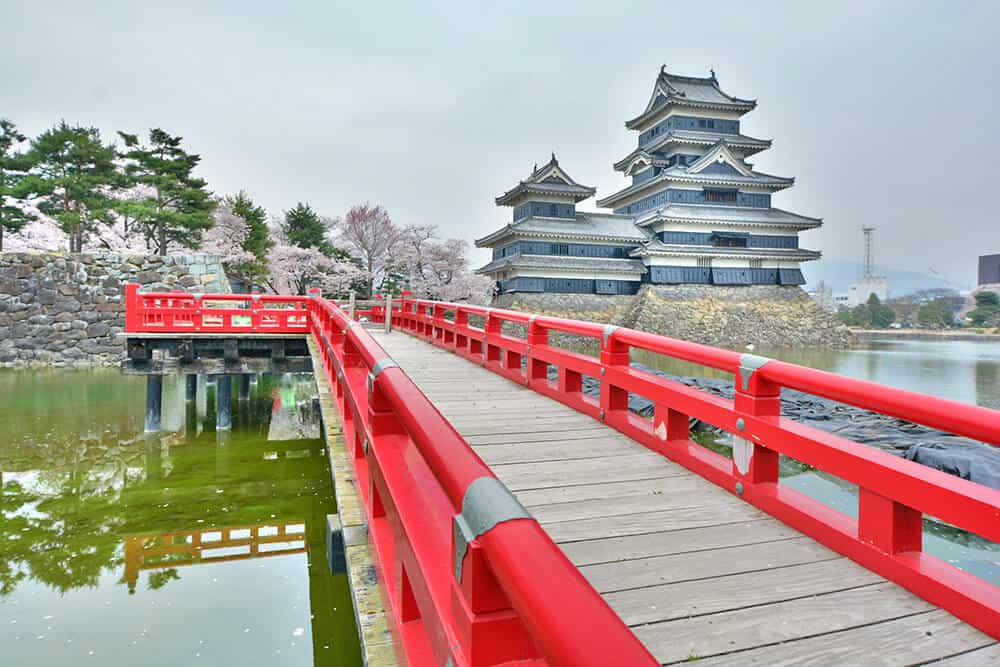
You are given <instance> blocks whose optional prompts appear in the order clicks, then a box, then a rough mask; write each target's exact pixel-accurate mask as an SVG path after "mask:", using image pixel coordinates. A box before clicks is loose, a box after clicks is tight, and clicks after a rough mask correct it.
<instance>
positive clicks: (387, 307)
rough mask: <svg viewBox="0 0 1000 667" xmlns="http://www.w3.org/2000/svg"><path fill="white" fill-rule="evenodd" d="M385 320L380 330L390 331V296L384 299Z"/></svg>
mask: <svg viewBox="0 0 1000 667" xmlns="http://www.w3.org/2000/svg"><path fill="white" fill-rule="evenodd" d="M384 319H385V321H384V322H383V324H382V330H383V331H384V332H385V333H389V332H390V331H392V297H388V296H387V297H386V299H385V318H384Z"/></svg>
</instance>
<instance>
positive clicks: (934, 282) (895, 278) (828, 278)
mask: <svg viewBox="0 0 1000 667" xmlns="http://www.w3.org/2000/svg"><path fill="white" fill-rule="evenodd" d="M802 273H803V275H805V277H806V282H807V284H806V289H812V288H814V287H815V286H816V284H817V283H818V282H819V281H821V280H822V281H823V282H825V283H826V284H827V285H830V286H831V287H832V288H833V291H834V292H846V291H847V287H848V285H852V284H854V283H857V282H858V280H859V279H860V278H861V263H860V262H852V261H847V260H837V259H821V260H819V261H818V262H806V263H804V264H802ZM875 274H876V275H880V276H885V277H886V278H888V279H889V296H903V295H904V294H912V293H913V292H916V291H917V290H921V289H932V288H935V287H938V288H942V287H945V288H947V287H951V288H955V289H959V288H966V289H967V288H968V287H969V286H967V285H961V286H959V285H955V284H953V283H949V282H947V281H945V280H942V279H941V278H938V277H936V276H932V275H929V274H926V273H919V272H917V271H904V270H902V269H890V268H887V267H884V266H876V267H875Z"/></svg>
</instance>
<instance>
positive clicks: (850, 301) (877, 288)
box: [833, 276, 889, 308]
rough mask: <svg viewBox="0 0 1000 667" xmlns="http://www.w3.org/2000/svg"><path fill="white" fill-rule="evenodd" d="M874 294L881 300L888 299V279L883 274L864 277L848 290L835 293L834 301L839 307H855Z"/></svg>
mask: <svg viewBox="0 0 1000 667" xmlns="http://www.w3.org/2000/svg"><path fill="white" fill-rule="evenodd" d="M872 294H874V295H875V296H877V297H878V298H879V301H885V300H886V299H888V298H889V282H888V280H886V278H884V277H882V276H869V277H868V278H863V279H862V280H861V282H859V283H857V284H856V285H849V286H848V288H847V292H839V293H837V294H834V295H833V303H834V305H835V306H837V307H840V306H844V307H847V308H853V307H854V306H858V305H860V304H862V303H865V302H866V301H868V299H869V298H870V297H871V295H872Z"/></svg>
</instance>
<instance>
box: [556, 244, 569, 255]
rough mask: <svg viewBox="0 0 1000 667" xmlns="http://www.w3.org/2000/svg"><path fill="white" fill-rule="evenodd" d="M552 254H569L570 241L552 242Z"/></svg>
mask: <svg viewBox="0 0 1000 667" xmlns="http://www.w3.org/2000/svg"><path fill="white" fill-rule="evenodd" d="M552 254H553V255H568V254H569V244H568V243H553V244H552Z"/></svg>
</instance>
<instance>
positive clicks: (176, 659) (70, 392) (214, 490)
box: [0, 371, 360, 665]
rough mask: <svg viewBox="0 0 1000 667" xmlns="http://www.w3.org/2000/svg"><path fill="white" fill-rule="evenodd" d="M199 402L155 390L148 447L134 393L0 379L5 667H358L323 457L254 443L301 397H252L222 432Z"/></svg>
mask: <svg viewBox="0 0 1000 667" xmlns="http://www.w3.org/2000/svg"><path fill="white" fill-rule="evenodd" d="M205 389H206V386H205V383H204V382H201V383H200V384H199V394H200V396H199V400H197V401H195V402H193V403H186V402H185V401H184V384H183V381H182V380H179V381H174V380H171V381H168V382H165V383H164V406H163V407H164V410H163V424H164V426H165V427H167V428H169V429H170V430H169V431H166V430H165V431H164V432H163V433H161V434H151V435H150V434H143V433H142V427H143V424H142V419H143V406H144V394H143V392H144V383H143V382H142V381H141V379H139V380H136V379H133V378H123V377H121V376H120V375H119V374H118V373H117V372H114V371H109V372H103V371H87V372H80V371H77V372H71V371H52V372H49V371H45V372H3V373H0V395H3V396H4V400H3V402H2V404H0V423H3V424H4V425H5V429H4V431H3V432H0V471H2V472H0V515H2V520H0V646H3V647H4V648H3V655H4V658H3V661H4V664H12V665H13V664H70V663H75V662H80V661H83V660H84V659H90V661H91V662H92V663H93V664H101V665H135V664H162V665H177V664H189V663H192V662H196V661H197V659H201V660H202V661H204V662H206V663H207V664H233V663H239V664H243V665H258V664H260V665H310V664H316V665H354V664H358V663H359V661H360V658H359V653H358V647H357V639H356V637H357V632H356V629H355V623H354V617H353V612H352V610H351V600H350V593H349V590H348V588H347V582H346V578H345V577H344V575H336V576H334V575H331V574H330V573H329V569H328V567H327V565H326V554H325V550H326V545H325V523H326V521H325V520H326V515H327V514H329V513H332V512H334V511H335V506H334V504H333V494H332V488H331V483H330V472H329V464H328V461H327V457H326V455H325V449H324V445H323V443H322V441H320V440H318V439H317V438H315V437H314V438H309V439H301V438H299V439H288V440H281V441H274V440H272V441H269V440H268V434H269V430H270V422H271V414H272V410H277V413H279V414H281V415H282V418H283V419H286V415H285V413H291V414H293V415H297V416H298V415H300V414H305V415H308V414H309V413H310V411H309V410H300V407H301V405H302V404H303V403H304V401H302V400H300V399H302V398H303V397H304V395H305V394H307V393H309V392H308V388H306V389H303V388H302V387H300V386H298V385H296V384H295V383H291V382H289V380H288V379H287V378H286V379H285V380H281V379H270V380H263V381H262V382H261V383H260V384H259V386H258V387H256V389H255V391H253V392H252V395H251V400H249V401H242V402H240V405H239V406H238V407H236V406H234V407H236V409H234V410H233V414H234V428H233V431H232V432H231V433H229V432H218V433H216V432H215V430H214V423H215V419H214V414H213V413H214V396H209V395H208V394H210V393H212V390H211V388H209V391H205ZM274 393H278V394H280V395H283V397H284V400H283V402H281V403H279V404H278V405H277V406H275V401H274V400H273V398H272V397H273V394H274ZM237 394H238V392H235V391H234V392H233V400H234V401H238V398H237ZM206 399H207V400H206ZM296 418H298V417H296ZM288 419H291V418H288ZM293 421H294V420H293ZM314 427H315V424H313V428H312V431H311V432H312V433H313V434H316V429H315V428H314ZM304 430H305V431H308V430H309V427H298V430H297V432H296V433H297V434H298V435H301V433H302V432H303V431H304ZM264 556H267V557H266V558H265V557H264Z"/></svg>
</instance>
